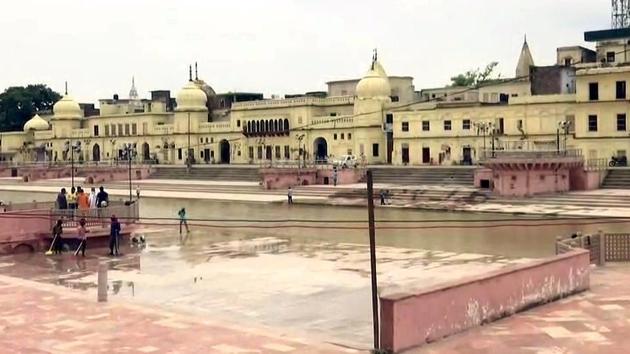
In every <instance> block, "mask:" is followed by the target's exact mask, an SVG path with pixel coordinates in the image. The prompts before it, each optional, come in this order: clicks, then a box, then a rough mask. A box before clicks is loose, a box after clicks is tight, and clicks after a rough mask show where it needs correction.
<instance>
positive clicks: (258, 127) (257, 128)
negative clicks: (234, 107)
mask: <svg viewBox="0 0 630 354" xmlns="http://www.w3.org/2000/svg"><path fill="white" fill-rule="evenodd" d="M256 133H260V122H256Z"/></svg>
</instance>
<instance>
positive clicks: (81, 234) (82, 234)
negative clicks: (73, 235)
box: [74, 219, 90, 257]
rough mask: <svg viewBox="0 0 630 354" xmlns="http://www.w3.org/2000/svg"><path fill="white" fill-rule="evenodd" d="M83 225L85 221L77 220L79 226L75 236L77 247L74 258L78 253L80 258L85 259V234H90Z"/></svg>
mask: <svg viewBox="0 0 630 354" xmlns="http://www.w3.org/2000/svg"><path fill="white" fill-rule="evenodd" d="M85 224H86V222H85V219H81V220H79V226H78V227H77V235H78V238H79V247H78V248H77V250H76V251H75V252H74V255H75V256H78V255H79V252H81V256H82V257H85V250H86V249H87V233H88V232H90V230H88V229H87V228H86V227H85Z"/></svg>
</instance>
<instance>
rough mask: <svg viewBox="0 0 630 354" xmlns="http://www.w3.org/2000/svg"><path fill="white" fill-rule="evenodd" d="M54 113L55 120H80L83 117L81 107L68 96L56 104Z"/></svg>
mask: <svg viewBox="0 0 630 354" xmlns="http://www.w3.org/2000/svg"><path fill="white" fill-rule="evenodd" d="M53 113H54V114H55V119H78V118H81V116H82V114H81V107H79V104H78V103H77V102H76V101H75V100H74V99H73V98H72V97H70V96H68V95H65V96H63V97H62V98H61V99H60V100H59V101H57V103H55V105H54V106H53Z"/></svg>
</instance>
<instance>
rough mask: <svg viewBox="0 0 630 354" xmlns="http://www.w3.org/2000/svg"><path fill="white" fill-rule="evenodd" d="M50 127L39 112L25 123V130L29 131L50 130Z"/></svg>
mask: <svg viewBox="0 0 630 354" xmlns="http://www.w3.org/2000/svg"><path fill="white" fill-rule="evenodd" d="M48 128H49V125H48V122H47V121H46V120H45V119H44V118H42V117H40V116H39V115H38V114H36V115H34V116H33V118H31V119H29V120H28V121H27V122H26V123H25V124H24V131H25V132H29V131H31V130H48Z"/></svg>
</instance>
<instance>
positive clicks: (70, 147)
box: [64, 140, 81, 188]
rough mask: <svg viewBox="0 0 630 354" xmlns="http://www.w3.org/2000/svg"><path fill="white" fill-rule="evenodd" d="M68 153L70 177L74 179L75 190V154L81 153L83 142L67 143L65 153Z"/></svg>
mask: <svg viewBox="0 0 630 354" xmlns="http://www.w3.org/2000/svg"><path fill="white" fill-rule="evenodd" d="M68 151H70V167H71V170H70V176H71V179H72V188H74V152H75V151H76V152H77V153H79V152H81V142H80V141H75V142H73V143H72V142H70V141H69V140H68V141H66V143H65V144H64V152H65V153H66V154H67V153H68Z"/></svg>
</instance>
